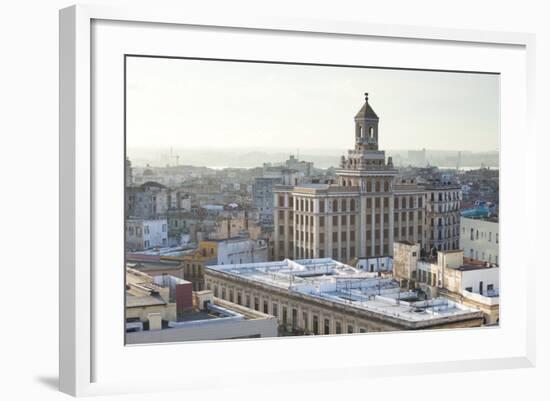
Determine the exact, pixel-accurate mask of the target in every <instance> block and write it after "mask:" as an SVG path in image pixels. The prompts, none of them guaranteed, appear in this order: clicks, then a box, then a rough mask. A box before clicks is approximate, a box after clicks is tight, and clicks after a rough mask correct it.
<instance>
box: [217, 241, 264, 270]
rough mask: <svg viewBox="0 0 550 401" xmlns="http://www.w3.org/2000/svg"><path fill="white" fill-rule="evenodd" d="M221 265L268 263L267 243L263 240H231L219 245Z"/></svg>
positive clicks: (218, 262)
mask: <svg viewBox="0 0 550 401" xmlns="http://www.w3.org/2000/svg"><path fill="white" fill-rule="evenodd" d="M217 259H218V260H217V264H219V265H232V264H239V263H256V262H267V259H268V250H267V243H266V242H265V241H263V240H257V241H254V240H250V239H243V240H229V241H223V242H220V243H219V244H218V258H217Z"/></svg>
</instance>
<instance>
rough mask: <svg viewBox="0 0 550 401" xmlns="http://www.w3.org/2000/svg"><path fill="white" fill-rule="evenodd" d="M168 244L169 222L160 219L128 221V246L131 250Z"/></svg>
mask: <svg viewBox="0 0 550 401" xmlns="http://www.w3.org/2000/svg"><path fill="white" fill-rule="evenodd" d="M167 245H168V222H167V221H166V219H160V220H142V219H136V220H128V221H126V246H127V248H128V249H129V250H135V251H142V250H145V249H150V248H156V247H163V246H167Z"/></svg>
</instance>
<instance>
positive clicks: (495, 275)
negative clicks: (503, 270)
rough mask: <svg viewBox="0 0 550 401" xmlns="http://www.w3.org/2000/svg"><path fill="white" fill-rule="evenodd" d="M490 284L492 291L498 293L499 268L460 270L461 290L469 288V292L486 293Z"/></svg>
mask: <svg viewBox="0 0 550 401" xmlns="http://www.w3.org/2000/svg"><path fill="white" fill-rule="evenodd" d="M490 285H492V286H493V291H496V292H497V293H498V291H499V289H500V286H499V268H498V267H493V268H485V269H478V270H470V271H464V272H462V280H461V290H462V291H463V290H465V289H466V288H471V289H472V290H471V291H470V292H473V293H474V294H480V289H481V295H487V287H488V286H490Z"/></svg>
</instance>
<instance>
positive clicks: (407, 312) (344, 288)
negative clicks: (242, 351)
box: [207, 258, 478, 322]
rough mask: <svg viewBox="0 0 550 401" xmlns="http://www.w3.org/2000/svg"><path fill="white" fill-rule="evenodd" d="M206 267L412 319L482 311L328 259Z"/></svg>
mask: <svg viewBox="0 0 550 401" xmlns="http://www.w3.org/2000/svg"><path fill="white" fill-rule="evenodd" d="M207 269H210V270H213V271H218V272H223V273H225V274H229V275H234V276H237V277H240V278H242V279H245V280H251V281H255V282H260V283H263V284H267V285H271V286H273V287H278V288H282V289H286V290H288V291H291V292H298V293H300V294H303V295H307V296H310V297H313V298H321V299H324V300H328V301H332V302H335V303H340V304H345V305H347V306H348V307H349V306H352V307H355V308H358V309H362V310H366V311H370V312H375V313H380V314H382V315H386V316H390V317H395V318H399V319H404V320H407V321H409V322H419V321H427V320H431V319H438V318H444V317H448V316H458V315H465V314H469V313H473V312H478V310H477V309H474V308H469V307H465V306H463V305H461V304H457V303H455V302H453V301H451V300H449V299H447V298H442V297H440V298H433V299H430V300H418V297H417V294H416V293H415V292H413V291H401V289H400V288H399V284H398V282H397V281H395V280H393V279H392V278H380V277H378V274H377V273H370V272H365V271H364V270H361V269H357V268H355V267H352V266H349V265H346V264H343V263H340V262H337V261H335V260H333V259H330V258H325V259H302V260H294V261H293V260H289V259H285V260H282V261H277V262H264V263H248V264H246V263H245V264H236V265H215V266H208V267H207Z"/></svg>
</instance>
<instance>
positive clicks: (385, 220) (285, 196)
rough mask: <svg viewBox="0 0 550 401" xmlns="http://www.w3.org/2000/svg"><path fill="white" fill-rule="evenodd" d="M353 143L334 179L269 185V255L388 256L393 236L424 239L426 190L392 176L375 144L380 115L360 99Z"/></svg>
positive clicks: (393, 172) (389, 165)
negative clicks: (271, 231)
mask: <svg viewBox="0 0 550 401" xmlns="http://www.w3.org/2000/svg"><path fill="white" fill-rule="evenodd" d="M354 122H355V135H354V143H355V146H354V149H351V150H349V151H348V154H347V156H342V159H341V161H340V166H339V168H338V169H337V170H336V183H335V184H302V185H299V186H277V187H275V188H274V197H275V199H274V248H275V251H274V255H275V259H282V258H294V259H301V258H324V257H330V258H333V259H336V260H339V261H342V262H350V261H352V260H355V259H359V260H361V259H368V258H374V257H380V256H391V255H392V252H393V241H394V239H398V240H402V241H403V240H407V241H411V242H415V243H420V244H421V245H422V246H424V244H425V241H426V233H425V229H424V228H425V224H426V215H425V205H426V200H425V192H424V191H423V188H422V187H419V186H418V185H417V184H416V183H415V182H414V181H410V180H409V181H404V180H400V179H398V178H397V170H396V169H395V168H394V166H393V163H392V159H391V157H390V158H388V159H387V160H386V155H385V152H384V151H383V150H379V142H378V140H379V135H378V134H379V131H378V125H379V118H378V115H377V114H376V113H375V112H374V110H373V109H372V107H371V105H370V104H369V98H368V94H365V102H364V104H363V106H362V107H361V109H360V110H359V112H358V113H357V114H356V115H355V118H354Z"/></svg>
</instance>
